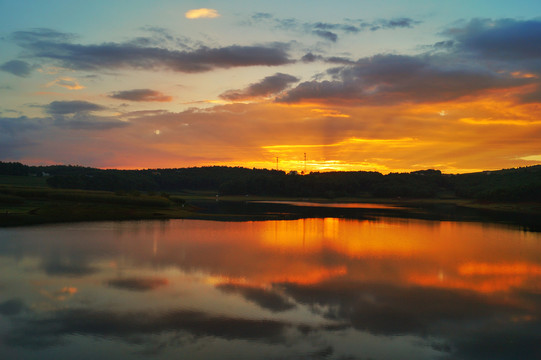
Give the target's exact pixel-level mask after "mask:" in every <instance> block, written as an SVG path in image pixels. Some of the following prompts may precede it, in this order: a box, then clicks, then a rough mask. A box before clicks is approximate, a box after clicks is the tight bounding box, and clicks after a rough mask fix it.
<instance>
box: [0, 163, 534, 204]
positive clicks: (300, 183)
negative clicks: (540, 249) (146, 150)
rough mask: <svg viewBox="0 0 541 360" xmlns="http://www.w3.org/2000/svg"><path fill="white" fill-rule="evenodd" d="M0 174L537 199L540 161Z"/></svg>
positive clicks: (2, 170)
mask: <svg viewBox="0 0 541 360" xmlns="http://www.w3.org/2000/svg"><path fill="white" fill-rule="evenodd" d="M0 175H18V176H45V177H47V180H46V182H47V184H48V185H49V186H51V187H54V188H66V189H85V190H108V191H147V192H164V191H169V192H181V191H190V190H206V191H216V192H217V193H219V194H222V195H247V194H249V195H264V196H290V197H325V198H337V197H377V198H396V197H405V198H452V197H459V198H469V199H479V200H494V201H541V165H537V166H531V167H522V168H514V169H505V170H498V171H484V172H478V173H470V174H457V175H451V174H442V173H441V171H439V170H421V171H414V172H410V173H390V174H386V175H383V174H381V173H379V172H367V171H348V172H321V173H320V172H312V173H310V174H307V175H299V174H297V173H295V172H290V173H286V172H284V171H278V170H267V169H247V168H242V167H226V166H210V167H192V168H179V169H147V170H102V169H95V168H90V167H82V166H64V165H54V166H28V165H24V164H21V163H16V162H0Z"/></svg>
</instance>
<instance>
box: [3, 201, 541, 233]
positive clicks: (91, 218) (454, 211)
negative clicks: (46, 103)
mask: <svg viewBox="0 0 541 360" xmlns="http://www.w3.org/2000/svg"><path fill="white" fill-rule="evenodd" d="M66 194H69V192H67V193H66ZM66 194H64V195H66ZM81 194H83V193H82V192H79V193H78V196H77V197H75V198H74V199H69V200H67V199H62V200H59V199H55V198H54V196H53V197H46V198H25V199H24V200H23V201H22V202H20V203H18V204H16V203H13V204H6V203H5V202H0V227H20V226H32V225H40V224H55V223H72V222H95V221H128V220H170V219H197V220H217V221H265V220H294V219H302V218H311V217H337V218H350V219H370V218H374V217H381V216H388V217H397V218H416V219H432V220H457V221H483V222H495V223H510V224H518V225H519V226H524V227H525V228H527V229H528V230H533V231H541V228H539V225H537V223H541V204H539V203H495V202H479V201H473V200H468V199H377V198H338V199H322V198H314V199H307V198H283V197H280V198H275V197H263V196H222V197H219V198H218V199H216V197H215V196H210V195H193V194H192V195H187V196H183V198H182V202H180V201H178V198H179V197H178V195H174V196H172V197H171V199H169V198H160V199H157V198H156V197H148V196H138V197H134V198H130V197H125V198H122V197H120V198H118V197H117V198H115V197H112V196H111V195H109V198H101V197H96V194H95V193H92V192H84V194H85V195H87V198H84V197H83V196H81ZM90 195H92V196H90ZM101 195H103V194H101ZM64 197H66V196H64ZM72 197H74V196H72ZM68 198H69V196H68ZM120 200H122V202H124V204H123V203H121V201H120ZM158 200H159V201H162V203H160V202H159V201H158ZM175 200H176V201H175ZM130 202H132V203H130ZM295 203H298V204H300V205H295ZM158 204H159V205H160V206H158ZM303 204H304V205H303ZM341 204H342V205H346V206H344V207H340V205H341ZM352 204H373V205H382V206H381V207H380V206H373V207H372V206H369V207H365V208H363V207H352V206H351V205H352ZM325 205H332V206H325Z"/></svg>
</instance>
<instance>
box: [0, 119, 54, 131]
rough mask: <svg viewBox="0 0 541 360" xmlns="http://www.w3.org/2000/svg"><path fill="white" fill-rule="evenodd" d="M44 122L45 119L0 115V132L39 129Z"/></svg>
mask: <svg viewBox="0 0 541 360" xmlns="http://www.w3.org/2000/svg"><path fill="white" fill-rule="evenodd" d="M44 123H45V119H40V118H34V119H30V118H28V117H26V116H20V117H17V118H12V117H0V133H2V134H9V135H13V134H16V133H19V132H23V131H27V130H39V129H40V128H42V127H43V124H44Z"/></svg>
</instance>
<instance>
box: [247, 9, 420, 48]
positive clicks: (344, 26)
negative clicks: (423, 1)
mask: <svg viewBox="0 0 541 360" xmlns="http://www.w3.org/2000/svg"><path fill="white" fill-rule="evenodd" d="M244 23H245V24H248V25H251V26H258V25H260V24H261V23H267V24H270V26H272V27H273V28H275V29H281V30H288V31H296V32H302V33H311V34H312V35H315V36H318V37H320V38H322V39H324V40H327V41H331V42H336V41H338V39H339V36H340V35H341V34H357V33H361V32H364V31H378V30H389V29H399V28H412V27H414V26H415V25H418V24H420V23H421V22H420V21H418V20H414V19H411V18H408V17H399V18H392V19H378V20H374V21H365V20H361V19H358V20H353V19H345V20H344V22H342V23H330V22H321V21H318V22H303V21H300V20H297V19H295V18H285V19H284V18H277V17H275V16H274V15H273V14H270V13H261V12H260V13H255V14H253V15H252V16H251V18H250V19H249V20H247V21H244Z"/></svg>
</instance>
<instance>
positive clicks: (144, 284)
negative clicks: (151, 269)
mask: <svg viewBox="0 0 541 360" xmlns="http://www.w3.org/2000/svg"><path fill="white" fill-rule="evenodd" d="M168 283H169V282H168V281H167V279H165V278H148V277H144V278H142V277H141V278H122V279H113V280H109V281H108V282H107V284H108V285H109V286H112V287H116V288H119V289H125V290H132V291H149V290H154V289H157V288H159V287H162V286H165V285H167V284H168Z"/></svg>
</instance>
